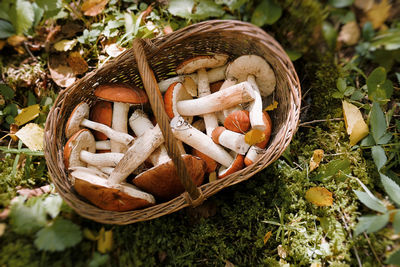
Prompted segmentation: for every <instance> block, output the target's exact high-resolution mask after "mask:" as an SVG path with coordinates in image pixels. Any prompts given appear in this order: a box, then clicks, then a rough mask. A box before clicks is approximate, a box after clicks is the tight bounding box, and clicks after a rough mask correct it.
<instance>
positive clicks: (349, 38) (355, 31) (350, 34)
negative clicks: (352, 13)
mask: <svg viewBox="0 0 400 267" xmlns="http://www.w3.org/2000/svg"><path fill="white" fill-rule="evenodd" d="M359 39H360V28H359V27H358V24H357V22H355V21H350V22H348V23H346V24H345V25H344V26H343V27H342V29H341V30H340V33H339V37H338V41H339V42H342V43H344V44H346V45H349V46H351V45H355V44H357V42H358V40H359Z"/></svg>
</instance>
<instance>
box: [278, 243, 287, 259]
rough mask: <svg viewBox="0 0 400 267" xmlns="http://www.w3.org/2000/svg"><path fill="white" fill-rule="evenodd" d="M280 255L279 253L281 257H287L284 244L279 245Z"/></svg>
mask: <svg viewBox="0 0 400 267" xmlns="http://www.w3.org/2000/svg"><path fill="white" fill-rule="evenodd" d="M278 255H279V257H281V258H282V259H284V258H286V257H287V251H286V249H285V248H284V247H283V246H282V245H279V246H278Z"/></svg>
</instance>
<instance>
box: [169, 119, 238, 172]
mask: <svg viewBox="0 0 400 267" xmlns="http://www.w3.org/2000/svg"><path fill="white" fill-rule="evenodd" d="M171 130H172V133H173V134H174V136H175V137H176V138H177V139H179V140H181V141H182V142H184V143H186V144H188V145H189V146H191V147H193V148H195V149H197V150H199V151H200V152H202V153H204V154H206V155H207V156H209V157H210V158H212V159H213V160H215V161H217V162H218V163H220V164H221V165H223V166H226V167H228V166H229V165H231V163H232V162H233V158H232V157H231V155H229V153H228V152H226V151H225V150H224V149H223V148H222V147H221V146H220V145H217V144H216V143H214V142H213V140H212V139H211V137H209V136H208V135H206V134H204V133H202V132H201V131H199V130H197V129H196V128H194V127H193V126H192V125H190V124H189V123H188V122H187V121H185V120H184V119H183V118H182V117H174V118H173V119H172V120H171Z"/></svg>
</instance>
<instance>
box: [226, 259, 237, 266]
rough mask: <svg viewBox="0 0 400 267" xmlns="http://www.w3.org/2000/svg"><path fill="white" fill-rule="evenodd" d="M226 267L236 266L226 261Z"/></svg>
mask: <svg viewBox="0 0 400 267" xmlns="http://www.w3.org/2000/svg"><path fill="white" fill-rule="evenodd" d="M225 267H235V264H233V263H232V262H230V261H228V260H225Z"/></svg>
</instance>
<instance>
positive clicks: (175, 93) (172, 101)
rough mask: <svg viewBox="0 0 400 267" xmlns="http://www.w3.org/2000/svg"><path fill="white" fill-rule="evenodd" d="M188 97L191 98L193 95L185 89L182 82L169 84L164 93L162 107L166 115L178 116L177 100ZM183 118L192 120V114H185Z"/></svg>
mask: <svg viewBox="0 0 400 267" xmlns="http://www.w3.org/2000/svg"><path fill="white" fill-rule="evenodd" d="M189 99H193V97H192V96H191V95H190V94H189V93H188V92H187V91H186V89H185V87H184V86H183V84H182V83H178V82H176V83H173V84H171V85H170V86H169V87H168V90H167V91H166V92H165V94H164V107H165V112H166V113H167V115H168V117H169V118H170V119H172V118H173V117H175V116H179V113H178V108H177V102H178V101H182V100H189ZM184 119H185V120H187V121H188V122H189V123H191V122H192V121H193V117H192V116H185V117H184Z"/></svg>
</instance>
